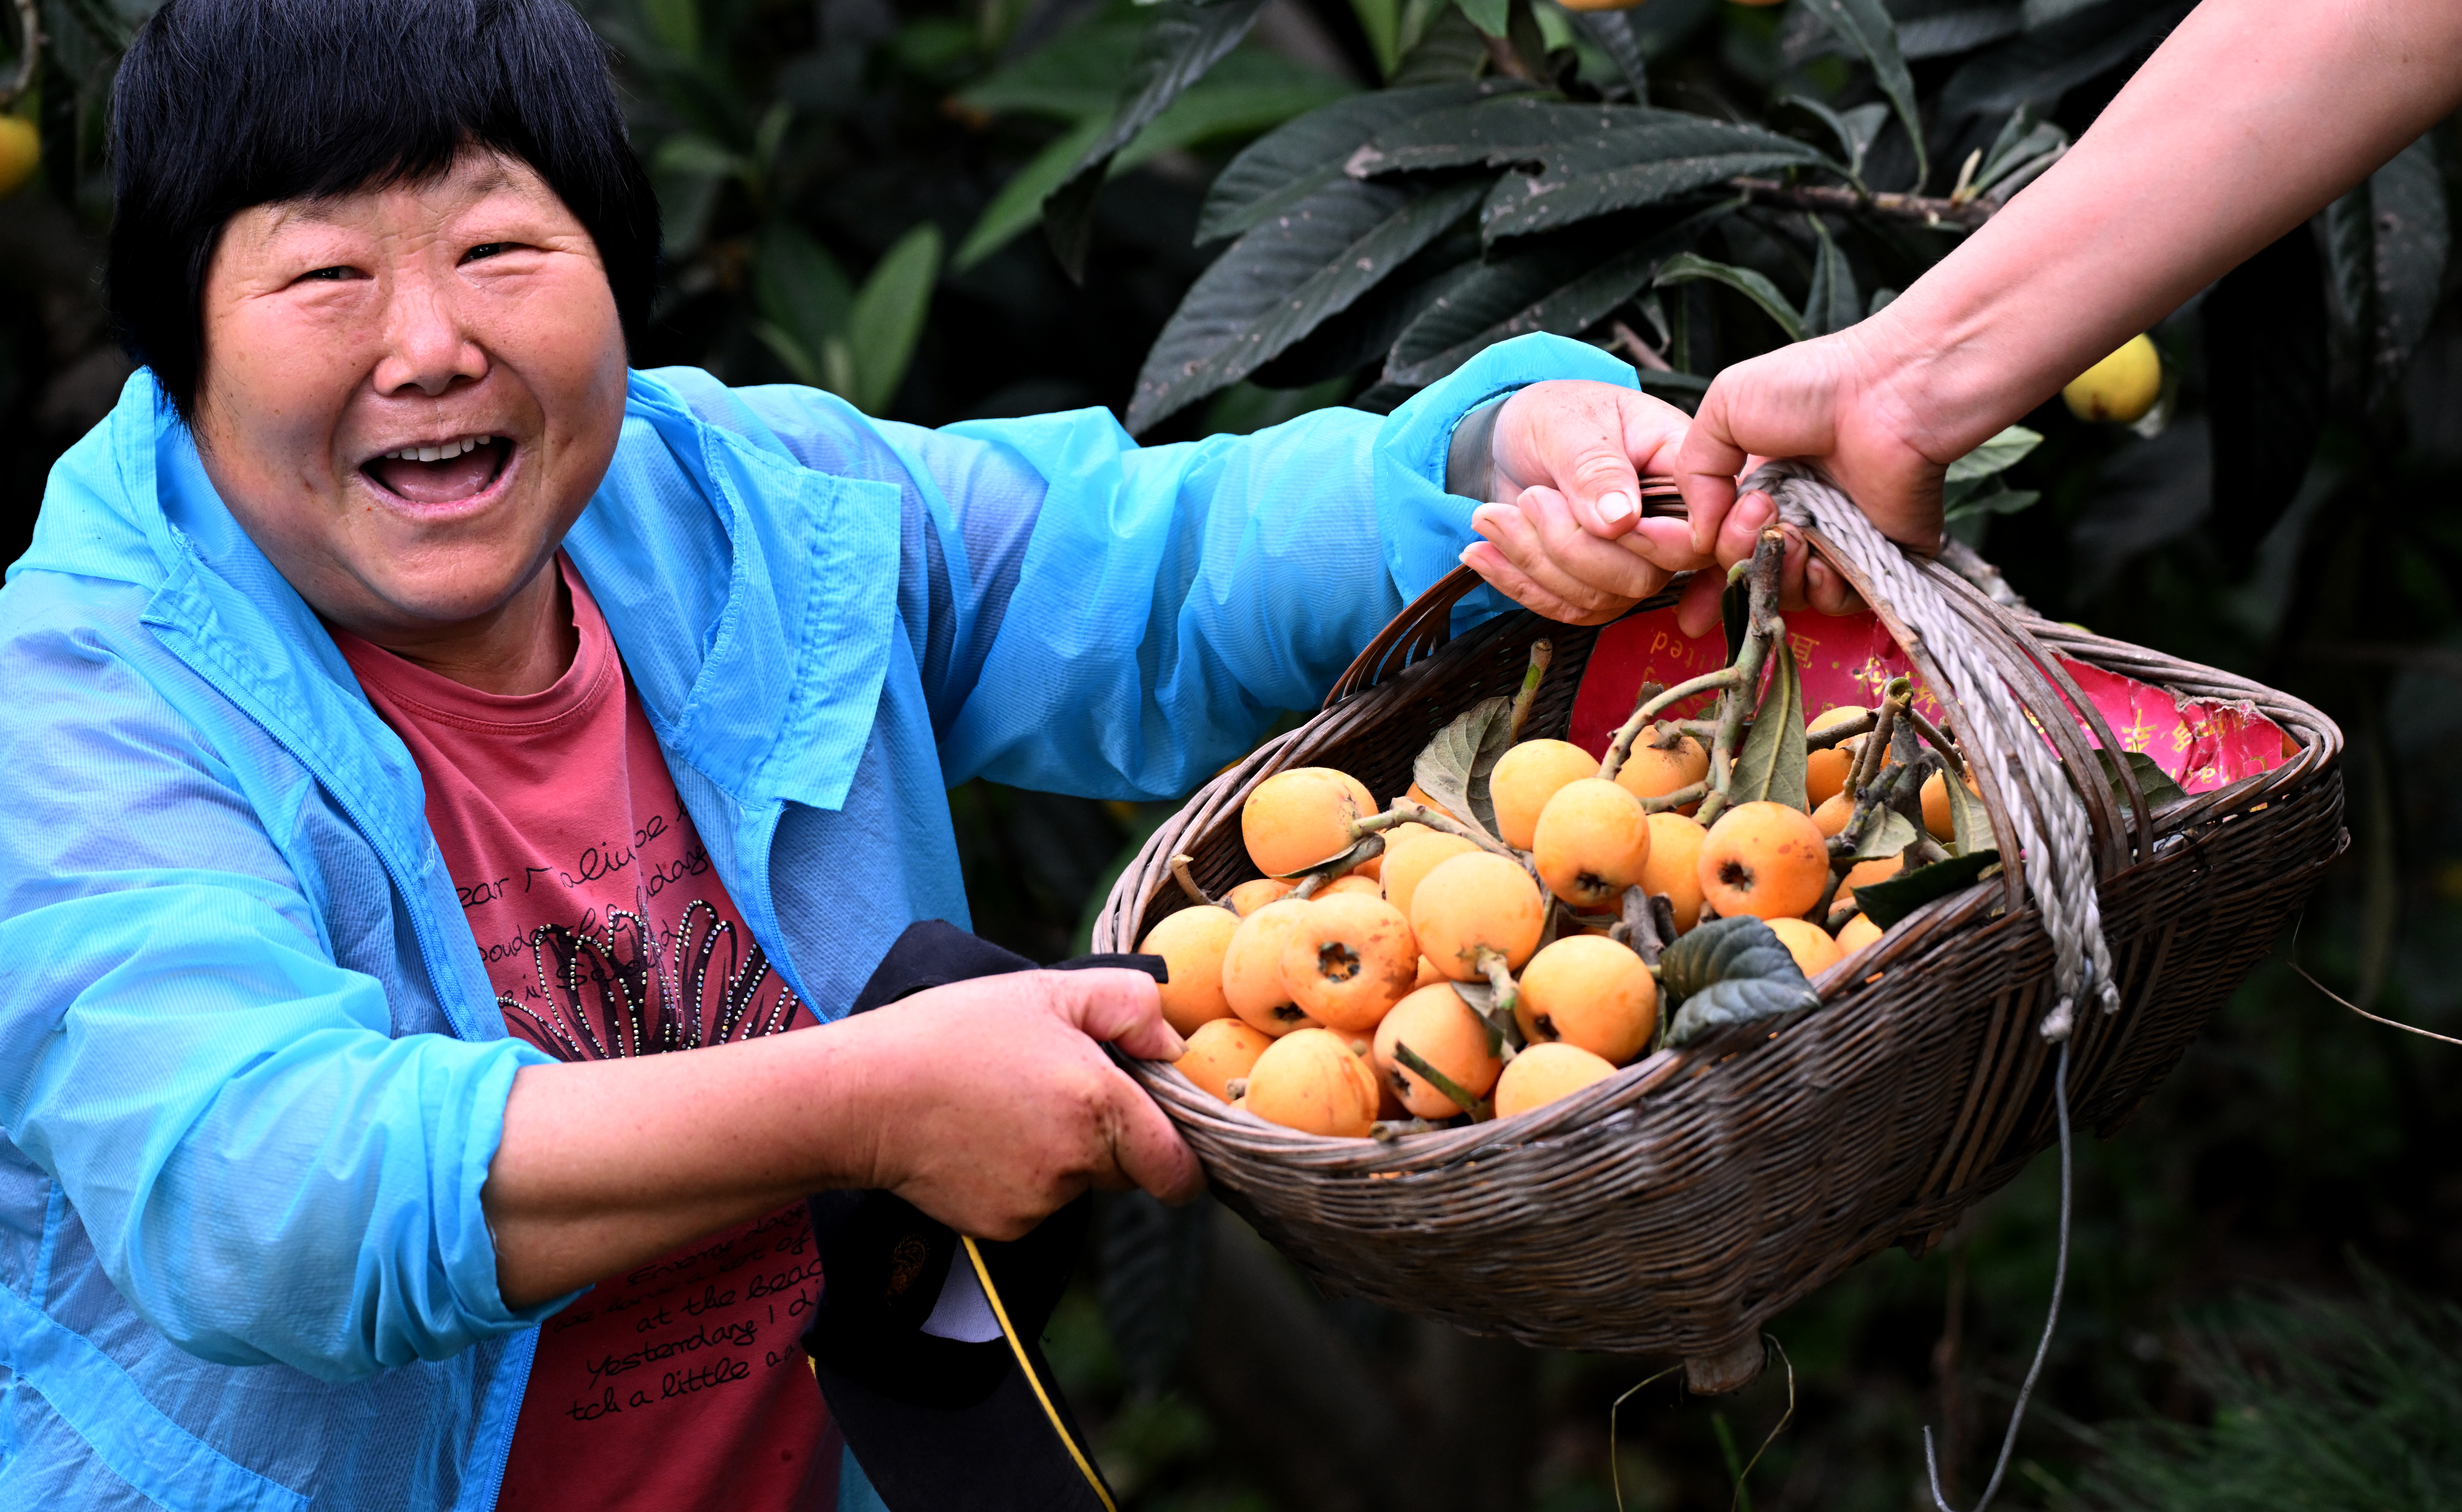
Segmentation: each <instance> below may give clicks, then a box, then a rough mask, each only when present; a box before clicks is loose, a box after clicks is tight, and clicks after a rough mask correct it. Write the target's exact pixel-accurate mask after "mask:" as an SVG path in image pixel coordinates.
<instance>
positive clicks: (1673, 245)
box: [1385, 200, 1742, 388]
mask: <svg viewBox="0 0 2462 1512" xmlns="http://www.w3.org/2000/svg"><path fill="white" fill-rule="evenodd" d="M1741 203H1742V202H1741V201H1740V200H1730V201H1725V202H1722V203H1720V204H1719V205H1715V206H1713V207H1711V208H1710V209H1707V210H1704V211H1702V212H1700V213H1699V214H1697V215H1693V216H1689V217H1687V218H1686V219H1684V220H1683V221H1680V222H1678V223H1677V224H1675V225H1674V226H1673V227H1668V228H1667V229H1665V230H1663V231H1660V232H1658V233H1657V234H1655V235H1653V236H1652V237H1650V238H1648V239H1647V240H1645V241H1644V242H1642V243H1641V244H1640V245H1639V246H1637V247H1633V248H1629V249H1627V250H1625V251H1622V252H1619V253H1617V254H1616V255H1614V256H1612V257H1609V258H1608V259H1607V260H1605V261H1604V262H1593V261H1592V259H1593V258H1595V257H1596V256H1597V253H1596V251H1595V250H1594V249H1593V248H1588V247H1583V246H1575V245H1569V244H1568V243H1567V242H1566V240H1565V239H1561V238H1550V239H1549V240H1547V241H1545V242H1543V243H1542V244H1541V245H1540V246H1539V247H1537V248H1533V249H1532V250H1531V251H1530V252H1528V253H1526V254H1523V255H1522V256H1518V257H1509V258H1505V259H1503V260H1501V261H1500V262H1495V263H1489V264H1484V265H1482V266H1480V267H1479V268H1478V269H1475V270H1473V271H1472V272H1471V273H1470V275H1469V276H1468V277H1466V278H1464V279H1463V280H1462V281H1461V282H1460V283H1458V284H1456V285H1455V286H1453V287H1452V288H1451V289H1449V290H1447V291H1446V292H1444V293H1443V294H1442V295H1441V296H1439V297H1438V298H1437V299H1436V302H1435V303H1433V304H1432V305H1430V306H1429V308H1428V309H1427V310H1426V311H1424V312H1422V313H1420V314H1419V316H1418V318H1416V319H1415V320H1414V321H1412V323H1411V324H1410V326H1409V327H1408V328H1407V329H1405V330H1404V331H1403V333H1402V335H1401V337H1400V338H1399V339H1398V340H1396V341H1395V342H1394V343H1393V353H1392V355H1391V356H1389V357H1388V359H1387V363H1386V370H1385V380H1386V381H1387V382H1391V383H1400V384H1404V385H1406V386H1408V387H1412V388H1418V387H1423V386H1425V385H1427V384H1430V383H1433V382H1435V381H1436V379H1438V378H1442V377H1444V376H1445V375H1446V374H1448V373H1451V372H1452V371H1453V370H1454V369H1456V368H1458V367H1459V366H1461V365H1462V364H1463V363H1465V362H1467V361H1469V360H1470V359H1471V358H1472V357H1474V356H1478V355H1479V353H1480V352H1483V351H1485V350H1486V349H1487V348H1488V347H1490V346H1493V345H1495V344H1496V343H1497V342H1499V341H1502V340H1506V339H1508V338H1510V337H1513V336H1518V335H1526V334H1527V333H1530V332H1533V331H1544V332H1548V333H1550V334H1552V335H1566V336H1570V335H1580V334H1581V333H1583V332H1585V331H1587V330H1588V329H1589V328H1590V327H1591V326H1593V325H1596V324H1597V323H1598V322H1599V321H1601V320H1603V319H1605V318H1606V317H1607V316H1608V314H1609V313H1610V312H1612V311H1613V310H1614V309H1615V307H1616V306H1618V305H1620V304H1622V303H1624V302H1625V301H1626V300H1627V299H1630V298H1631V297H1632V295H1633V293H1634V292H1635V291H1637V290H1639V289H1640V288H1641V287H1642V286H1643V285H1645V284H1647V283H1649V282H1650V279H1651V277H1652V274H1654V273H1655V272H1656V271H1657V270H1658V269H1659V266H1660V265H1661V264H1662V263H1664V262H1665V261H1666V259H1667V258H1668V256H1669V255H1670V254H1672V253H1674V252H1675V251H1678V250H1680V249H1682V248H1685V247H1687V246H1689V245H1690V244H1691V243H1692V242H1693V241H1694V240H1695V239H1696V238H1697V237H1698V236H1699V235H1700V234H1701V232H1702V231H1704V230H1706V229H1707V228H1708V227H1709V226H1710V225H1711V223H1712V222H1714V221H1716V220H1717V219H1718V218H1719V217H1721V216H1723V215H1726V214H1728V213H1729V212H1731V211H1732V210H1734V209H1735V208H1736V207H1737V206H1738V205H1740V204H1741ZM1586 265H1587V266H1586Z"/></svg>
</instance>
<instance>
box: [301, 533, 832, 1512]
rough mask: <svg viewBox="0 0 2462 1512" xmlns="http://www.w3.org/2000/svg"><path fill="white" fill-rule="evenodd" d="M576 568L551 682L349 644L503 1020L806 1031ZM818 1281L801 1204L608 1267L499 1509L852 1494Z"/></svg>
mask: <svg viewBox="0 0 2462 1512" xmlns="http://www.w3.org/2000/svg"><path fill="white" fill-rule="evenodd" d="M557 565H558V566H559V568H560V569H561V570H562V572H563V574H564V583H565V587H566V590H567V592H568V593H569V594H570V595H571V597H572V623H573V627H574V628H575V630H577V631H578V632H579V636H580V649H579V651H578V653H577V654H576V655H575V656H574V657H573V659H572V666H571V667H570V668H569V669H567V671H566V672H565V674H564V676H563V677H562V678H560V679H558V680H557V681H556V683H555V685H554V686H553V687H551V688H549V689H548V690H547V691H545V692H543V693H533V694H526V695H520V696H513V697H506V696H501V695H497V694H490V693H482V692H480V691H479V690H477V689H475V688H469V687H464V685H463V684H461V683H459V682H455V681H453V680H451V679H449V678H445V677H443V676H441V675H439V674H437V673H434V672H430V671H428V670H426V669H425V668H423V667H420V666H416V665H414V664H412V663H411V662H408V661H405V660H403V659H400V657H397V656H394V655H393V654H392V653H390V652H388V651H385V650H383V649H382V648H380V647H378V646H375V645H372V644H370V643H369V642H367V641H364V640H360V639H358V638H357V637H353V636H350V635H346V634H343V633H341V632H338V631H337V632H335V637H334V639H335V644H336V645H338V646H339V647H340V648H341V651H342V655H343V656H344V657H345V658H346V659H349V661H350V663H351V667H352V670H354V671H355V672H356V673H357V674H358V676H359V683H360V685H361V686H362V687H363V688H365V689H366V690H367V695H368V698H369V701H370V702H373V703H374V704H375V705H376V709H377V712H378V714H380V715H382V716H383V717H384V720H385V723H387V724H391V725H392V726H393V727H394V730H395V731H396V732H397V733H398V734H400V736H401V738H402V741H403V743H404V744H405V745H408V746H409V747H410V753H411V755H412V757H413V758H414V759H416V760H417V762H418V763H419V771H420V775H421V777H422V778H423V779H424V780H425V782H426V787H427V822H428V824H429V826H430V827H431V828H432V829H434V831H435V832H436V840H437V844H438V846H439V847H440V848H442V850H443V853H444V861H445V865H446V867H447V868H448V869H449V870H450V871H451V873H452V875H453V882H454V887H455V890H456V891H457V892H459V893H460V894H461V896H462V907H463V910H464V917H466V918H468V919H469V921H470V931H471V934H472V935H473V936H475V937H476V938H477V940H478V942H479V948H480V950H481V952H482V953H483V954H484V955H485V957H486V963H487V977H488V981H489V982H490V983H493V984H494V986H495V989H496V993H497V1002H498V1004H500V1005H501V1006H502V1007H503V1009H504V1013H505V1025H506V1027H508V1029H510V1030H511V1031H512V1032H513V1033H514V1034H516V1035H519V1036H521V1037H522V1038H523V1039H525V1040H528V1041H529V1043H531V1044H532V1045H535V1046H537V1047H538V1048H541V1049H543V1050H546V1051H547V1052H548V1053H549V1054H551V1055H553V1056H556V1057H558V1058H559V1059H562V1060H568V1061H580V1060H605V1059H609V1058H612V1057H615V1056H619V1055H651V1054H658V1053H660V1052H663V1051H669V1050H680V1049H692V1048H698V1047H700V1046H703V1045H714V1044H719V1043H722V1042H724V1041H730V1040H743V1039H749V1038H752V1037H753V1036H756V1035H762V1034H770V1033H776V1032H779V1031H782V1030H786V1029H789V1028H801V1027H805V1026H810V1024H811V1023H812V1022H813V1019H812V1016H811V1014H810V1011H809V1010H807V1009H806V1008H805V1007H804V1005H803V1004H801V1003H799V1002H798V1001H797V1000H796V998H795V995H794V993H793V992H792V991H791V990H789V989H788V986H787V983H786V982H785V980H784V979H782V978H781V977H780V976H779V975H778V974H777V973H776V972H774V971H772V970H771V969H770V968H769V964H768V961H767V959H766V958H765V957H764V956H763V954H762V952H761V947H760V946H758V945H756V944H754V943H753V942H752V940H751V937H750V936H749V935H748V934H747V933H746V932H745V928H744V924H743V921H742V920H741V919H740V918H737V916H736V912H735V905H734V903H733V902H732V901H731V900H730V899H729V898H728V897H727V896H726V889H725V888H724V886H723V885H722V884H721V883H720V881H719V878H718V874H717V872H716V871H714V870H713V869H712V868H711V865H710V860H709V853H708V852H707V850H706V849H704V848H703V847H702V843H701V837H700V835H699V834H698V833H697V832H695V830H694V828H693V821H692V816H691V815H690V814H688V813H686V812H685V811H684V807H683V804H682V803H681V801H680V800H679V799H678V797H677V795H676V785H675V782H674V779H672V778H671V777H669V776H668V774H667V767H666V761H665V759H664V758H663V757H662V756H661V755H660V754H659V746H658V742H657V740H656V738H655V737H654V736H653V735H652V733H651V731H650V723H649V720H648V719H647V717H645V716H644V715H643V713H642V711H641V706H640V700H639V699H638V697H637V695H636V694H635V692H634V690H633V686H632V682H631V680H630V679H628V678H627V677H626V675H625V672H624V664H623V660H622V659H621V658H620V657H619V656H618V655H617V654H616V650H615V640H614V638H613V637H610V636H609V634H608V632H607V621H606V619H605V618H604V617H603V616H601V615H600V614H599V612H598V606H597V605H596V604H595V603H594V602H593V601H592V599H591V597H590V593H589V590H587V589H586V588H584V587H583V586H582V583H581V579H580V578H579V576H578V575H576V574H575V573H574V572H573V571H572V567H571V565H570V564H568V563H565V562H564V561H563V560H562V558H560V557H559V558H558V564H557ZM641 1155H642V1158H643V1159H645V1160H652V1159H656V1158H657V1152H656V1151H643V1152H642V1153H641ZM819 1292H820V1261H819V1257H818V1256H817V1255H816V1254H815V1252H814V1249H813V1244H812V1233H811V1223H810V1218H809V1217H808V1215H807V1214H806V1213H805V1211H804V1209H803V1208H802V1207H801V1206H800V1205H798V1206H795V1207H790V1208H784V1209H781V1210H780V1211H778V1212H777V1213H773V1214H771V1215H770V1216H768V1217H767V1218H764V1219H758V1220H753V1221H752V1222H748V1223H745V1224H741V1225H739V1226H738V1227H736V1228H735V1229H732V1230H730V1231H728V1232H727V1233H724V1234H721V1235H718V1236H716V1237H714V1238H711V1239H708V1240H705V1241H702V1242H700V1243H697V1244H691V1245H687V1246H685V1248H684V1249H682V1250H680V1251H679V1252H677V1253H676V1254H673V1255H669V1256H666V1257H664V1258H663V1259H660V1260H657V1261H653V1262H650V1263H649V1264H644V1265H641V1266H638V1267H637V1268H636V1269H634V1270H632V1271H630V1272H628V1273H626V1274H624V1275H621V1276H615V1277H611V1278H609V1279H608V1280H606V1281H603V1282H601V1283H599V1285H597V1286H595V1287H594V1288H593V1289H592V1290H591V1291H590V1292H588V1293H587V1294H585V1295H584V1296H582V1297H581V1298H580V1299H579V1300H577V1301H576V1302H574V1303H573V1304H572V1306H571V1307H567V1308H565V1309H564V1310H563V1311H562V1312H559V1313H557V1314H556V1315H555V1316H554V1317H552V1318H550V1319H549V1320H548V1321H547V1323H546V1324H545V1325H544V1326H543V1327H542V1328H540V1330H539V1344H538V1356H537V1361H536V1363H535V1364H534V1365H533V1366H532V1367H531V1370H530V1379H529V1391H528V1393H526V1394H525V1395H524V1396H523V1398H522V1409H521V1416H520V1418H519V1419H518V1420H517V1422H516V1423H515V1425H514V1432H513V1449H512V1458H511V1459H510V1460H509V1462H508V1464H507V1465H506V1467H505V1484H504V1491H503V1494H502V1496H501V1498H500V1500H499V1502H498V1504H499V1505H500V1506H501V1507H504V1508H506V1509H508V1512H529V1509H558V1508H573V1509H576V1512H578V1509H585V1508H586V1509H589V1512H599V1509H602V1508H606V1507H612V1506H656V1507H659V1508H660V1509H661V1512H700V1509H706V1512H773V1509H774V1512H790V1509H791V1512H803V1509H805V1508H813V1509H827V1508H829V1507H831V1506H833V1505H834V1504H835V1502H836V1496H837V1469H838V1453H839V1447H840V1440H839V1438H838V1436H837V1433H836V1431H835V1429H834V1428H833V1426H832V1425H831V1422H830V1420H829V1414H828V1410H827V1408H826V1407H825V1406H824V1405H823V1403H822V1400H821V1393H820V1392H819V1390H818V1389H817V1388H816V1387H815V1386H814V1385H813V1382H812V1376H811V1369H810V1362H808V1361H807V1360H806V1358H805V1356H804V1351H803V1347H802V1344H801V1342H800V1341H801V1339H802V1336H803V1332H804V1329H805V1328H806V1327H807V1326H808V1325H809V1323H810V1314H811V1309H812V1307H813V1304H814V1302H815V1301H816V1300H817V1298H818V1296H819Z"/></svg>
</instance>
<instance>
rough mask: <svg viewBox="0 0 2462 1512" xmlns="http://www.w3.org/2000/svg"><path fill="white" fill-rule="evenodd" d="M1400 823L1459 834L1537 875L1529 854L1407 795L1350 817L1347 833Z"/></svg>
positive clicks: (1366, 833)
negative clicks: (1382, 808) (1380, 810)
mask: <svg viewBox="0 0 2462 1512" xmlns="http://www.w3.org/2000/svg"><path fill="white" fill-rule="evenodd" d="M1400 824H1424V825H1426V826H1427V827H1428V828H1429V829H1431V830H1434V831H1436V832H1437V833H1438V834H1452V835H1459V836H1460V837H1461V838H1463V839H1465V840H1468V841H1469V842H1470V843H1471V844H1473V845H1475V846H1478V847H1479V849H1480V850H1482V851H1487V852H1491V853H1495V854H1497V855H1501V856H1502V857H1504V858H1505V859H1506V860H1508V861H1513V862H1516V863H1518V864H1519V865H1520V866H1521V867H1522V869H1523V871H1525V872H1530V873H1531V875H1533V876H1536V875H1538V874H1537V873H1536V872H1535V871H1531V866H1530V857H1528V856H1526V855H1524V854H1523V853H1521V852H1519V851H1517V850H1515V849H1513V847H1511V846H1509V845H1507V844H1505V843H1504V842H1503V841H1501V840H1500V839H1498V838H1497V837H1496V836H1494V835H1492V834H1489V833H1488V832H1486V831H1484V830H1480V829H1478V828H1476V827H1474V826H1471V825H1466V824H1462V823H1460V822H1458V821H1457V820H1454V819H1449V818H1447V817H1446V816H1445V815H1443V814H1440V813H1438V812H1436V810H1434V809H1431V808H1429V807H1428V806H1427V805H1426V804H1423V803H1413V802H1412V801H1411V800H1410V799H1408V798H1396V799H1394V800H1393V808H1391V809H1388V810H1385V811H1384V812H1383V813H1371V814H1370V815H1369V816H1368V817H1367V818H1365V819H1354V820H1352V821H1351V825H1350V832H1351V833H1353V834H1356V835H1359V836H1361V837H1362V838H1365V837H1367V836H1370V835H1376V834H1381V833H1383V832H1385V831H1387V830H1391V829H1393V827H1394V826H1395V825H1400ZM1345 854H1349V853H1348V852H1345ZM1366 859H1368V858H1367V857H1366V856H1361V857H1360V860H1362V861H1364V860H1366Z"/></svg>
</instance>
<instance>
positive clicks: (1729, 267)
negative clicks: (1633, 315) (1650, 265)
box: [1652, 252, 1803, 341]
mask: <svg viewBox="0 0 2462 1512" xmlns="http://www.w3.org/2000/svg"><path fill="white" fill-rule="evenodd" d="M1695 279H1707V280H1709V281H1710V282H1712V283H1717V284H1724V285H1726V286H1727V287H1728V288H1730V289H1732V290H1734V291H1736V292H1738V293H1739V294H1742V295H1743V296H1744V297H1745V298H1747V299H1750V300H1751V301H1752V302H1753V303H1754V304H1757V305H1759V306H1760V308H1761V311H1762V313H1765V314H1767V315H1768V316H1769V317H1770V318H1771V319H1772V320H1775V321H1777V322H1778V324H1779V329H1780V330H1782V331H1784V332H1785V333H1786V338H1787V339H1788V340H1789V341H1801V340H1803V316H1802V315H1799V314H1797V313H1795V307H1794V306H1793V305H1791V304H1788V303H1787V302H1786V295H1784V294H1782V293H1780V292H1778V285H1776V284H1774V283H1771V282H1770V281H1769V279H1768V278H1766V277H1764V276H1762V275H1761V274H1760V273H1758V272H1755V271H1754V270H1751V269H1749V268H1738V267H1736V266H1734V265H1733V264H1730V263H1714V262H1712V261H1711V260H1710V259H1708V258H1706V257H1701V256H1697V255H1695V254H1694V253H1692V252H1678V253H1676V254H1675V255H1674V256H1673V257H1671V258H1669V259H1668V260H1667V262H1666V264H1665V265H1664V266H1663V267H1661V268H1660V269H1659V270H1658V276H1657V277H1656V278H1655V279H1653V280H1652V283H1653V284H1654V285H1655V286H1656V287H1658V288H1661V289H1664V288H1666V287H1667V286H1668V285H1670V284H1681V283H1689V282H1691V281H1693V280H1695Z"/></svg>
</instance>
